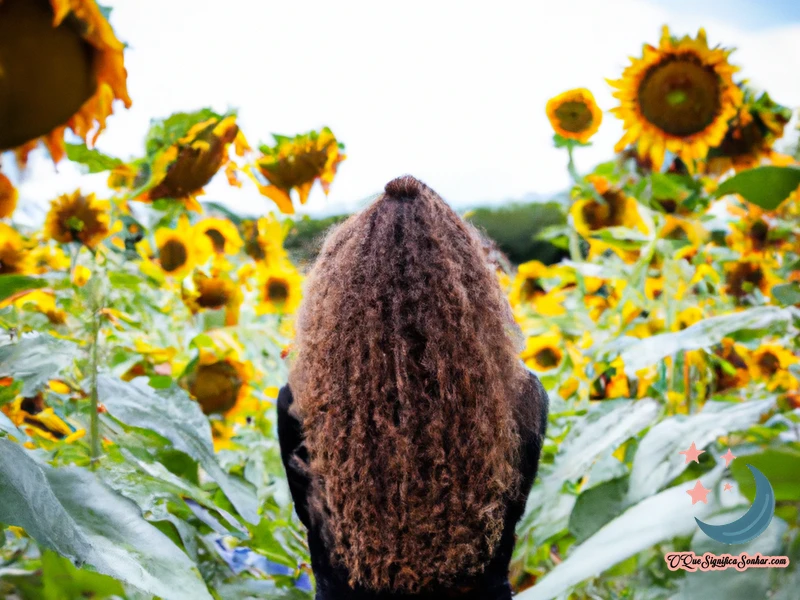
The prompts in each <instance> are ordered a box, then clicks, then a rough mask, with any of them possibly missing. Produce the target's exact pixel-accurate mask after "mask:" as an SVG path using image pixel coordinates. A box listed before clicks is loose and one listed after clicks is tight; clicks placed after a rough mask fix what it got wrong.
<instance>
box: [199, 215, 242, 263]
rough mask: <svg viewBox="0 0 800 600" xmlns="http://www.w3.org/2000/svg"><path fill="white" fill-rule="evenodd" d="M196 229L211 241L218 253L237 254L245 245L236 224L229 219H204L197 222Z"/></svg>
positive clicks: (212, 246)
mask: <svg viewBox="0 0 800 600" xmlns="http://www.w3.org/2000/svg"><path fill="white" fill-rule="evenodd" d="M194 231H195V234H196V235H197V236H201V237H207V238H208V239H209V240H210V241H211V248H212V249H213V251H214V252H215V253H216V254H236V253H237V252H239V250H240V249H241V248H242V246H243V245H244V242H243V241H242V238H241V236H240V235H239V231H238V230H237V229H236V226H235V225H234V224H233V223H231V222H230V221H228V220H227V219H216V218H211V219H203V220H202V221H200V222H198V223H196V224H195V226H194Z"/></svg>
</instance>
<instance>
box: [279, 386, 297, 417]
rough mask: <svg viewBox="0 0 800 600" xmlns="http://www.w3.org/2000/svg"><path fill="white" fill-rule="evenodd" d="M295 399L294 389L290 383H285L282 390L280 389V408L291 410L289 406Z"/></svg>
mask: <svg viewBox="0 0 800 600" xmlns="http://www.w3.org/2000/svg"><path fill="white" fill-rule="evenodd" d="M293 401H294V397H293V396H292V389H291V388H290V387H289V383H288V382H287V383H285V384H284V385H283V387H281V389H280V390H278V410H281V411H286V410H289V406H291V404H292V402H293Z"/></svg>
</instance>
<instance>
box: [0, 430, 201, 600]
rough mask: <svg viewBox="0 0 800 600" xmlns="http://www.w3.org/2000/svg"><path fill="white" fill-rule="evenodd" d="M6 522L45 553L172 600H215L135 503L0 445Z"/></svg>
mask: <svg viewBox="0 0 800 600" xmlns="http://www.w3.org/2000/svg"><path fill="white" fill-rule="evenodd" d="M0 522H3V523H7V524H10V525H17V526H19V527H22V528H23V529H25V531H26V532H28V534H29V535H31V537H33V538H34V539H35V540H36V541H37V542H38V543H39V544H41V545H42V546H44V547H46V548H49V549H51V550H54V551H56V552H58V553H59V554H61V555H62V556H65V557H67V558H69V559H70V560H71V561H72V562H73V563H74V564H75V565H76V566H82V565H83V564H84V563H85V564H87V565H90V566H92V567H93V568H94V569H96V570H97V571H98V572H99V573H103V574H105V575H109V576H111V577H114V578H115V579H119V580H121V581H124V582H126V583H129V584H131V585H133V586H135V587H137V588H139V589H141V590H143V591H145V592H147V593H150V594H153V595H156V596H161V597H163V598H165V599H167V600H210V598H211V596H210V595H209V593H208V590H207V589H206V586H205V584H204V583H203V581H202V579H201V578H200V574H199V573H198V571H197V569H196V568H195V567H194V565H193V563H192V562H191V561H190V560H189V558H188V557H187V556H186V555H185V554H184V553H183V552H181V550H180V549H179V548H178V547H177V546H175V544H173V543H172V541H170V539H169V538H168V537H166V536H165V535H164V534H163V533H161V532H160V531H159V530H158V529H156V528H155V527H153V526H152V525H151V524H150V523H148V522H147V521H145V520H144V518H142V515H141V512H140V510H139V508H138V507H137V506H136V505H135V504H134V503H133V502H131V501H130V500H127V499H126V498H123V497H122V496H120V495H118V494H116V493H115V492H114V491H112V490H111V489H110V488H108V487H106V486H105V485H104V484H103V483H102V482H101V481H100V480H98V479H97V477H96V476H95V475H94V473H91V472H89V471H86V470H85V469H81V468H78V467H61V468H53V467H51V466H49V465H47V464H43V463H39V462H37V461H36V460H34V459H33V458H31V456H30V455H29V454H28V453H27V452H25V450H23V449H22V447H21V446H19V445H17V444H15V443H13V442H10V441H8V440H3V439H0Z"/></svg>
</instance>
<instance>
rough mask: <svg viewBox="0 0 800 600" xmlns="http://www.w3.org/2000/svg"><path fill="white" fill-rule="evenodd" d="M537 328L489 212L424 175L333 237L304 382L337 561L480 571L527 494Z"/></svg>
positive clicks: (388, 582)
mask: <svg viewBox="0 0 800 600" xmlns="http://www.w3.org/2000/svg"><path fill="white" fill-rule="evenodd" d="M521 341H522V340H521V337H520V334H519V331H518V328H516V327H515V324H514V322H513V317H512V315H511V310H510V307H509V305H508V302H507V301H506V299H505V297H504V295H503V293H502V290H501V288H500V286H499V284H498V281H497V277H496V275H495V272H494V270H493V268H492V267H491V266H490V265H489V262H488V260H487V257H486V254H485V252H484V250H483V248H482V242H481V239H480V236H479V234H478V232H477V231H476V230H475V228H474V227H472V226H471V225H469V224H468V223H466V222H464V221H463V220H462V219H461V218H460V217H459V216H458V215H457V214H456V213H455V212H454V211H453V210H452V209H451V208H450V207H449V206H448V205H447V204H446V203H445V202H444V201H443V200H442V198H441V197H439V195H438V194H436V192H434V191H433V190H431V189H430V188H429V187H427V186H426V185H425V184H423V183H422V182H420V181H418V180H417V179H415V178H413V177H411V176H404V177H400V178H397V179H395V180H393V181H391V182H389V183H388V184H387V185H386V188H385V192H384V193H383V194H381V195H380V196H379V197H378V198H377V199H376V200H375V201H374V202H373V203H372V204H371V205H370V206H369V207H368V208H366V209H365V210H364V211H363V212H361V213H359V214H356V215H353V216H351V217H350V218H349V219H347V220H346V221H344V222H343V223H342V224H340V225H339V226H338V227H336V228H335V229H334V230H332V231H331V232H330V233H329V234H328V235H327V236H326V239H325V241H324V243H323V245H322V249H321V251H320V254H319V256H318V258H317V260H316V262H315V264H314V266H313V268H312V269H311V271H310V273H309V276H308V279H307V281H306V290H305V297H304V300H303V303H302V305H301V307H300V310H299V313H298V317H297V322H296V340H295V350H296V351H295V353H294V356H293V358H292V362H291V365H290V374H289V383H290V386H291V388H292V391H293V394H294V397H295V399H296V400H295V403H294V404H293V405H292V407H293V408H292V412H293V413H294V414H295V415H296V416H297V417H298V418H299V419H300V420H301V422H302V424H303V429H304V432H305V445H306V448H307V450H308V457H309V460H308V463H307V464H305V465H304V468H305V470H306V472H307V473H308V474H309V477H310V480H311V485H310V488H309V494H308V498H309V501H308V502H309V511H310V514H311V518H312V520H313V521H314V522H316V523H318V524H319V525H320V526H321V532H322V535H323V539H325V541H326V543H327V546H328V548H329V551H330V555H331V561H332V563H333V564H334V565H343V566H344V567H346V569H347V572H348V575H349V583H350V585H351V586H353V587H355V586H356V585H360V586H362V587H364V588H366V589H370V590H375V591H380V590H391V591H396V592H408V593H415V592H418V591H420V590H422V589H424V588H428V587H429V586H437V585H441V586H449V585H454V584H455V583H456V582H457V581H458V580H460V579H461V578H463V577H468V576H470V575H476V574H478V573H480V572H481V571H482V570H483V568H484V567H485V565H486V563H487V562H488V561H489V560H490V559H491V557H492V556H493V555H494V552H495V550H496V547H497V544H498V542H499V540H500V537H501V534H502V530H503V523H504V518H505V510H506V506H507V504H508V500H509V499H510V498H512V497H515V496H516V494H519V493H520V489H519V483H520V477H519V474H518V473H519V471H518V461H519V459H520V440H521V436H522V431H521V425H520V423H525V422H528V423H530V422H531V421H530V420H529V417H525V416H523V412H524V411H525V410H528V408H529V407H527V406H526V405H523V403H522V402H520V401H519V399H520V398H521V397H522V396H523V388H524V386H525V385H526V382H527V381H529V379H528V377H527V372H526V369H525V366H524V365H523V364H522V362H521V361H520V360H519V358H518V353H519V350H520V343H521Z"/></svg>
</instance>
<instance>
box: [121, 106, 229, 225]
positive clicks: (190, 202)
mask: <svg viewBox="0 0 800 600" xmlns="http://www.w3.org/2000/svg"><path fill="white" fill-rule="evenodd" d="M209 115H213V116H209ZM200 116H208V118H207V119H205V120H202V121H200V122H197V123H194V124H193V125H191V126H190V127H189V129H188V131H187V132H186V134H185V135H183V136H182V137H181V138H179V139H178V140H177V141H176V142H175V143H173V144H171V145H166V147H162V148H161V149H160V150H159V151H158V152H157V153H156V154H155V157H154V159H153V162H152V166H151V167H150V168H151V173H152V174H151V176H150V180H149V183H148V186H149V189H147V190H145V191H143V192H142V193H140V194H139V195H137V196H136V198H134V199H135V200H139V201H141V202H153V201H155V200H160V199H162V198H165V199H171V200H178V201H182V202H183V203H184V204H185V205H186V208H188V209H190V210H194V211H197V212H201V211H202V208H201V206H200V204H199V203H198V202H197V199H196V197H197V196H199V195H201V194H202V193H203V187H204V186H205V185H206V184H207V183H208V182H209V181H211V178H212V177H214V175H216V173H217V171H219V170H220V168H221V167H222V166H223V165H224V164H225V163H226V162H228V160H229V157H228V147H229V146H230V144H231V143H232V142H234V140H236V139H237V137H239V136H241V133H240V131H239V126H238V125H237V124H236V116H235V115H228V116H222V115H214V114H213V113H210V111H200V112H199V113H196V114H195V115H194V116H193V117H194V118H200ZM168 121H169V120H168ZM157 126H158V125H156V127H157ZM168 142H169V138H168V137H165V138H163V139H162V138H159V141H158V142H153V144H152V145H153V147H157V146H158V145H159V144H166V143H168Z"/></svg>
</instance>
